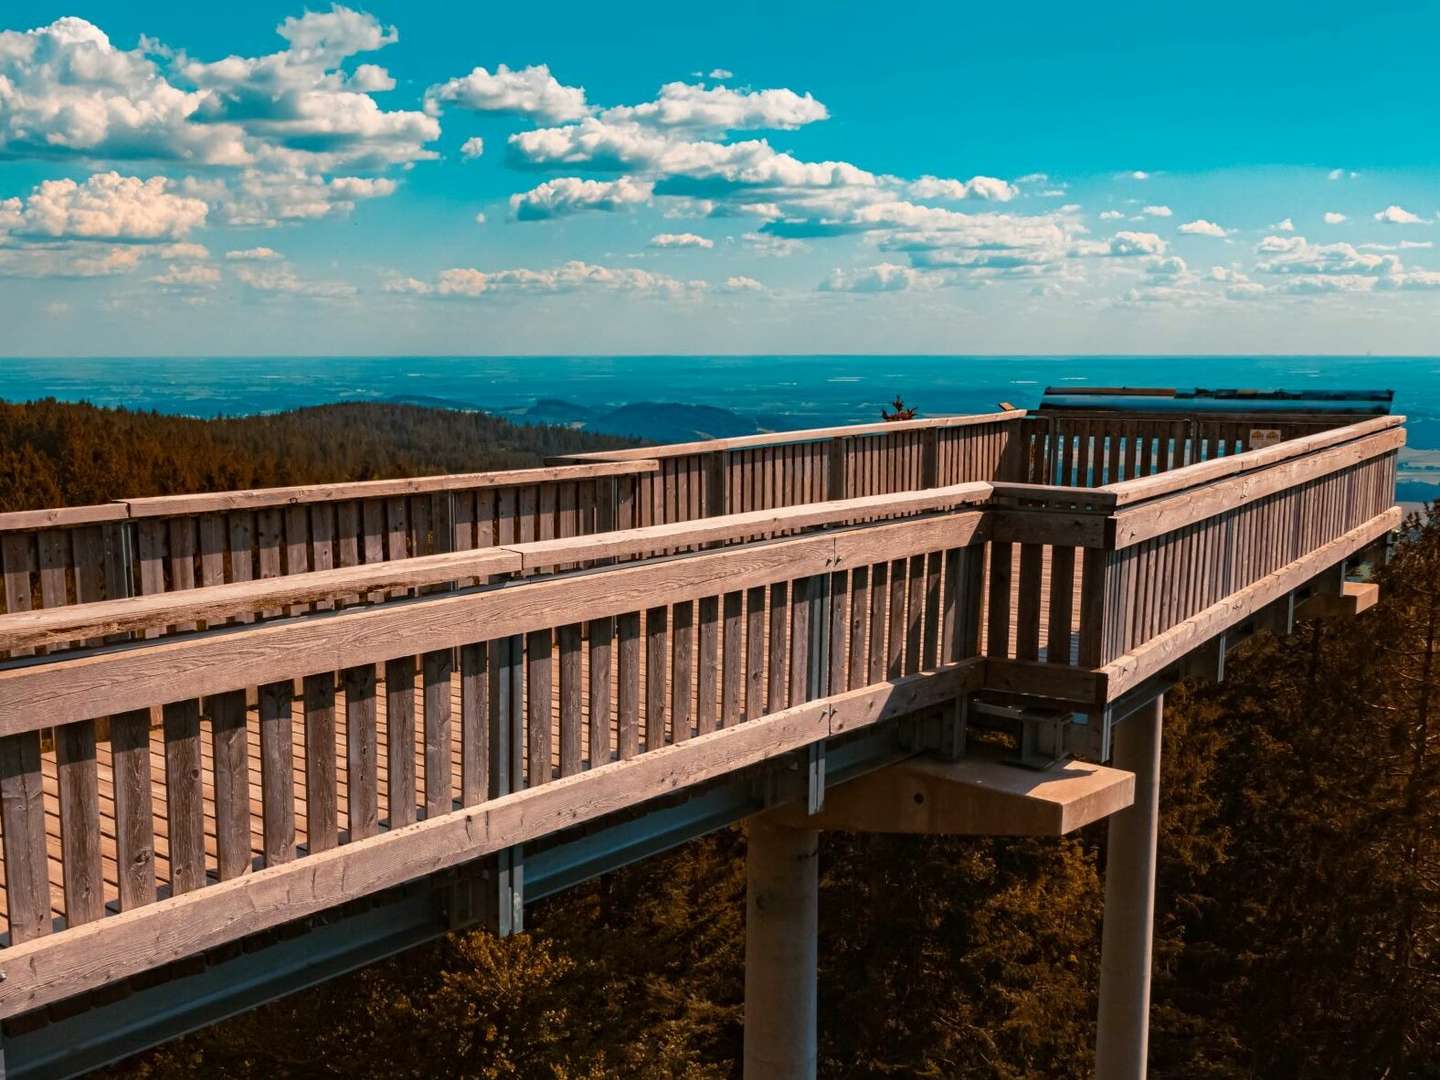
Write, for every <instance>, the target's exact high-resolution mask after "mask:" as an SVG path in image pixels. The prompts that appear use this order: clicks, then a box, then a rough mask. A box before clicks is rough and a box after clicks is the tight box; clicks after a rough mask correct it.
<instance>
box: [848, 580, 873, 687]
mask: <svg viewBox="0 0 1440 1080" xmlns="http://www.w3.org/2000/svg"><path fill="white" fill-rule="evenodd" d="M849 618H850V624H849V625H850V628H849V636H850V644H849V656H848V659H849V662H850V664H849V675H848V678H847V679H846V681H845V686H846V689H848V690H859V689H860V688H861V687H862V686H865V685H866V684H867V682H868V678H869V673H868V671H867V667H868V665H869V662H870V568H869V567H868V566H857V567H856V568H855V569H854V570H852V571H851V572H850V615H849Z"/></svg>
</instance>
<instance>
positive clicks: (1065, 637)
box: [1045, 547, 1128, 664]
mask: <svg viewBox="0 0 1440 1080" xmlns="http://www.w3.org/2000/svg"><path fill="white" fill-rule="evenodd" d="M1127 610H1128V605H1127ZM1074 615H1075V549H1074V548H1072V547H1052V548H1051V549H1050V624H1049V628H1048V629H1049V632H1048V634H1047V641H1046V644H1045V659H1046V660H1047V661H1049V662H1050V663H1052V664H1068V663H1070V633H1071V625H1072V623H1073V622H1074Z"/></svg>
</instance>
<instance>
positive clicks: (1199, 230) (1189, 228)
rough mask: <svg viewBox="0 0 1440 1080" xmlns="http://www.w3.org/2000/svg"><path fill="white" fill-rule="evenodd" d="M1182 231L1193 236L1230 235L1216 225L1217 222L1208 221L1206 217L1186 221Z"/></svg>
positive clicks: (1181, 227) (1181, 228)
mask: <svg viewBox="0 0 1440 1080" xmlns="http://www.w3.org/2000/svg"><path fill="white" fill-rule="evenodd" d="M1180 231H1181V232H1182V233H1187V234H1189V235H1191V236H1214V237H1217V238H1219V237H1224V236H1228V235H1229V233H1227V232H1226V231H1225V230H1224V229H1223V228H1221V227H1220V226H1219V225H1216V224H1215V222H1213V221H1206V220H1205V219H1204V218H1196V219H1195V220H1194V221H1187V222H1185V224H1184V225H1181V226H1180Z"/></svg>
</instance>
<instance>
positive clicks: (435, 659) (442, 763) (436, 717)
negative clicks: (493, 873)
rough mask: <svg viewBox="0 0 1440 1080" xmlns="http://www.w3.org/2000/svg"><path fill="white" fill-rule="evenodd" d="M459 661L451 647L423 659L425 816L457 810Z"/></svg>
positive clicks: (436, 815)
mask: <svg viewBox="0 0 1440 1080" xmlns="http://www.w3.org/2000/svg"><path fill="white" fill-rule="evenodd" d="M454 663H455V653H454V651H453V650H451V649H436V650H434V651H433V652H427V653H426V654H425V656H424V657H423V658H422V668H423V671H422V675H421V678H422V681H423V682H424V686H425V691H424V693H425V816H426V817H427V818H432V817H438V816H439V815H441V814H448V813H449V812H450V811H451V810H452V809H454V804H453V801H452V800H453V798H454V796H453V792H454V777H453V775H452V774H453V772H454V762H453V761H452V760H451V752H450V736H451V731H450V729H451V724H452V719H451V706H450V675H451V672H452V670H453V667H454Z"/></svg>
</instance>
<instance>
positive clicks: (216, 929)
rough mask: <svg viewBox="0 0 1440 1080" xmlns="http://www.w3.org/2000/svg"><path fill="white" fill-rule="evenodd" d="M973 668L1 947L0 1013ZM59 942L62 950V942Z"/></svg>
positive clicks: (601, 804) (464, 853)
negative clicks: (8, 946)
mask: <svg viewBox="0 0 1440 1080" xmlns="http://www.w3.org/2000/svg"><path fill="white" fill-rule="evenodd" d="M972 678H973V672H972V670H971V669H970V668H968V667H955V668H949V669H946V670H945V671H942V672H938V673H927V674H923V675H919V676H912V677H910V678H908V679H906V680H902V681H901V682H899V683H895V684H885V685H882V686H878V687H867V688H866V689H864V690H859V691H851V692H849V693H847V694H844V695H838V696H833V697H827V698H824V699H820V700H818V701H815V702H809V703H807V704H805V705H801V706H799V707H797V708H795V709H788V710H785V711H782V712H780V713H776V714H774V715H772V716H768V717H766V718H764V719H763V720H761V721H759V722H756V723H746V724H740V725H738V726H736V727H734V728H726V729H724V730H721V731H716V732H713V733H712V734H709V735H705V736H702V737H699V738H695V739H692V740H690V741H689V742H687V743H685V744H683V745H679V746H669V747H665V748H664V749H662V750H659V751H657V752H655V753H652V754H643V755H641V756H640V757H638V758H635V759H633V760H630V761H619V762H614V763H612V764H610V765H606V766H603V767H601V768H598V769H593V770H588V771H586V772H583V773H580V774H578V775H576V776H572V777H567V778H566V779H563V780H557V781H555V782H554V783H552V784H547V785H543V786H541V787H538V788H533V789H527V790H525V791H522V792H517V793H515V794H513V795H509V796H506V797H504V798H500V799H495V800H492V801H491V802H488V803H486V804H484V805H482V806H479V807H473V808H469V809H465V810H462V811H458V812H456V813H453V814H447V815H444V816H442V817H438V818H435V819H433V820H427V821H424V822H419V823H417V824H415V825H413V826H411V827H410V828H408V829H403V830H398V831H392V832H386V833H382V834H380V835H378V836H373V837H370V838H369V839H366V840H362V841H357V842H356V843H353V844H346V845H344V846H342V847H339V848H336V849H333V850H331V851H327V852H323V853H321V854H318V855H315V856H311V857H309V858H306V859H302V860H298V861H296V862H293V863H291V864H288V865H280V866H272V867H267V868H266V869H263V870H260V871H257V872H256V873H254V874H251V875H248V876H246V877H245V878H242V879H238V880H232V881H227V882H222V883H220V884H218V885H214V886H212V887H210V888H209V889H204V890H201V891H199V892H197V893H194V894H193V895H187V896H176V897H171V898H168V899H165V900H162V901H159V902H157V903H154V904H151V905H149V906H147V907H144V908H140V909H136V910H134V911H130V912H126V913H122V914H120V915H116V916H112V917H110V918H108V919H104V920H101V921H99V922H96V923H90V924H87V925H86V926H82V927H79V928H77V929H75V930H73V931H68V932H66V933H64V934H60V935H55V936H54V937H52V938H49V939H46V940H45V941H29V942H26V943H24V944H22V945H18V946H14V947H12V948H10V949H7V950H5V951H4V952H3V953H0V973H3V974H4V976H5V978H4V979H3V980H0V1016H13V1015H16V1014H18V1013H21V1012H26V1011H29V1010H31V1009H35V1008H38V1007H40V1006H42V1005H46V1004H49V1003H51V1002H54V1001H59V1000H63V999H64V998H66V997H70V996H73V995H74V994H76V993H79V992H81V991H83V990H86V989H89V988H91V987H94V986H96V985H99V984H101V983H103V982H108V981H112V980H114V979H118V978H123V977H125V976H127V975H130V974H134V973H136V972H138V971H142V970H145V969H147V968H150V967H153V966H156V965H158V964H163V963H166V962H169V961H171V960H176V959H180V958H182V957H185V956H190V955H193V954H195V953H197V952H201V951H203V950H205V949H208V948H211V947H214V946H216V945H219V944H223V943H224V942H227V941H231V940H234V939H236V938H238V937H241V936H244V935H246V934H250V933H254V932H257V931H259V930H263V929H265V928H267V927H272V926H278V925H281V924H283V923H286V922H291V921H293V920H295V919H300V918H304V917H305V916H307V915H311V914H315V913H317V912H320V911H323V910H325V909H327V908H331V907H335V906H337V905H339V904H343V903H346V902H348V901H349V900H353V899H357V898H359V897H362V896H366V895H369V894H372V893H375V892H377V891H380V890H382V889H385V888H389V887H391V886H394V885H398V884H401V883H403V882H406V881H410V880H413V879H415V878H418V877H423V876H425V875H427V874H431V873H435V872H436V871H439V870H443V869H445V868H447V867H450V866H454V865H457V864H459V863H462V862H468V861H471V860H474V859H476V858H480V857H482V856H484V855H487V854H492V853H493V852H495V851H499V850H502V849H504V848H508V847H512V846H514V845H516V844H521V843H525V842H527V841H530V840H534V839H537V838H539V837H542V836H545V835H547V834H548V833H551V832H555V831H557V830H559V829H561V828H566V827H569V826H571V825H574V824H577V823H582V822H585V821H591V820H595V819H597V818H599V817H602V816H604V815H606V814H609V813H613V812H615V811H617V810H621V809H624V808H626V807H628V806H630V805H633V804H634V802H636V801H637V800H638V799H640V798H643V797H645V795H646V794H647V793H649V794H654V795H660V794H665V793H670V792H674V791H678V790H681V789H683V788H687V787H690V786H693V785H695V784H699V783H703V782H704V781H706V780H709V779H712V778H714V777H717V776H722V775H725V774H727V773H732V772H734V771H736V770H737V769H743V768H747V767H749V766H751V765H754V764H757V763H759V762H762V761H765V760H767V759H771V758H775V757H777V756H780V755H782V754H787V753H790V752H792V751H794V750H797V749H799V748H801V747H803V746H806V745H809V744H810V743H813V742H815V741H817V740H819V739H824V738H826V737H828V736H830V735H833V734H839V733H840V732H843V731H850V730H856V729H858V728H860V727H865V726H869V725H872V724H875V723H879V722H883V721H885V720H887V719H890V718H892V717H895V716H899V715H904V714H905V713H908V712H913V711H914V710H916V709H919V708H925V707H928V706H930V705H933V704H937V703H939V702H941V701H944V700H948V699H949V698H952V697H953V696H954V695H955V694H956V693H957V692H959V690H960V689H961V688H963V687H965V686H967V685H968V684H969V681H970V680H971V679H972ZM52 946H53V947H52Z"/></svg>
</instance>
